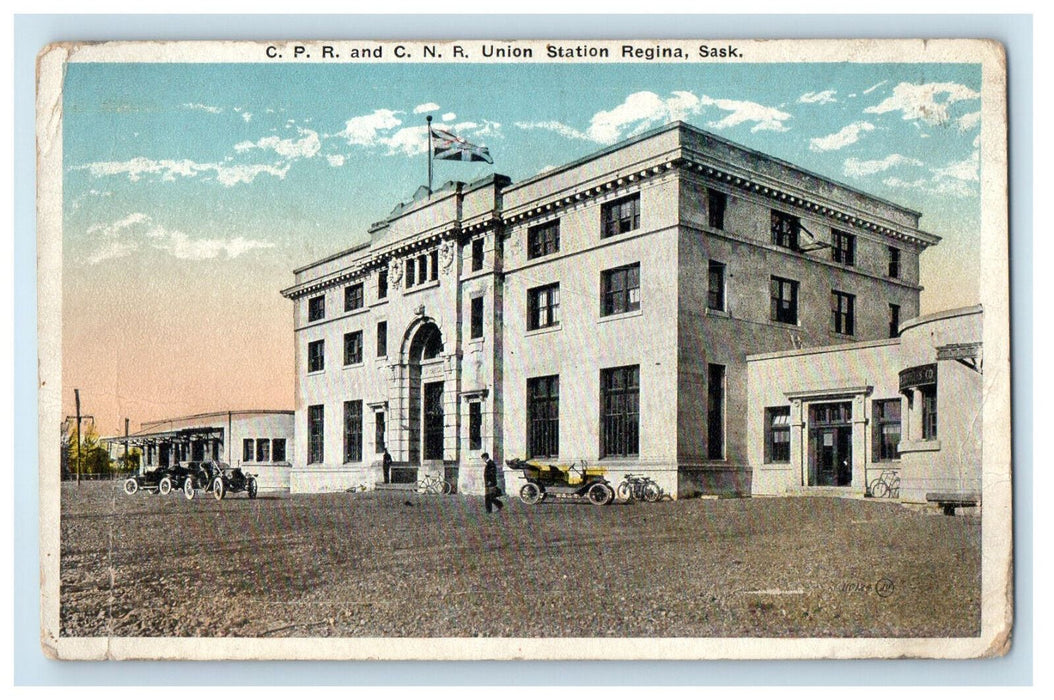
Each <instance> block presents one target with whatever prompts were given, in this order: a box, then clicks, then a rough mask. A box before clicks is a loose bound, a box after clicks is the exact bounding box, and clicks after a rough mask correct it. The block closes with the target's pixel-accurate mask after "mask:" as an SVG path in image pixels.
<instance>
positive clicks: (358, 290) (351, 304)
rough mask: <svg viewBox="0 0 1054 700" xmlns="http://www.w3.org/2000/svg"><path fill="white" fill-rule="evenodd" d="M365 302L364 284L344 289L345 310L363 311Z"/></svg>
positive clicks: (360, 283)
mask: <svg viewBox="0 0 1054 700" xmlns="http://www.w3.org/2000/svg"><path fill="white" fill-rule="evenodd" d="M362 302H363V294H362V282H359V283H358V284H352V285H349V286H347V287H345V288H344V310H345V311H354V310H355V309H361V308H362Z"/></svg>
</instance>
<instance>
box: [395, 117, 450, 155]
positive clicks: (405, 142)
mask: <svg viewBox="0 0 1054 700" xmlns="http://www.w3.org/2000/svg"><path fill="white" fill-rule="evenodd" d="M458 135H459V136H460V135H461V134H458ZM379 143H381V144H384V145H386V146H388V155H396V154H402V155H404V156H417V155H420V154H422V153H424V152H426V151H427V150H428V129H427V128H426V127H425V126H424V125H423V124H422V125H420V126H407V127H403V128H402V129H399V130H398V131H396V132H395V133H394V134H392V135H391V136H389V137H385V138H381V139H379Z"/></svg>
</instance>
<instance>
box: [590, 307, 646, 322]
mask: <svg viewBox="0 0 1054 700" xmlns="http://www.w3.org/2000/svg"><path fill="white" fill-rule="evenodd" d="M643 315H644V311H643V310H642V309H636V310H634V311H623V312H622V313H617V314H608V315H607V316H601V317H600V318H599V319H597V323H607V322H609V321H617V320H619V319H622V318H636V317H638V316H643Z"/></svg>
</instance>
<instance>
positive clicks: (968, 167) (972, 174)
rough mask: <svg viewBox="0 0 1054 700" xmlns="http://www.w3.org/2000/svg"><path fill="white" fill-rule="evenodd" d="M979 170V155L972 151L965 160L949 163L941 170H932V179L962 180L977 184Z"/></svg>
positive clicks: (977, 152)
mask: <svg viewBox="0 0 1054 700" xmlns="http://www.w3.org/2000/svg"><path fill="white" fill-rule="evenodd" d="M980 168H981V154H980V152H979V151H974V152H973V153H971V154H970V155H969V156H967V157H966V158H965V159H963V160H960V161H956V162H954V163H949V164H948V165H946V166H944V167H943V168H934V170H933V177H934V178H936V179H942V180H943V179H950V180H962V181H963V182H979V181H980V179H981V178H980Z"/></svg>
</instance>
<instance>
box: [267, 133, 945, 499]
mask: <svg viewBox="0 0 1054 700" xmlns="http://www.w3.org/2000/svg"><path fill="white" fill-rule="evenodd" d="M919 217H920V214H919V213H917V212H914V211H911V210H909V209H905V208H903V207H900V206H897V205H895V204H892V203H890V202H887V201H885V200H881V199H878V198H875V197H871V196H869V195H867V194H865V193H863V192H860V191H857V190H854V189H852V188H849V187H847V186H844V185H841V184H838V183H835V182H832V181H830V180H827V179H824V178H822V177H820V176H817V175H815V174H812V173H809V172H807V171H805V170H803V169H801V168H798V167H796V166H793V165H791V164H789V163H786V162H783V161H780V160H778V159H774V158H771V157H769V156H766V155H764V154H761V153H758V152H755V151H752V150H749V149H746V148H743V147H741V146H738V145H736V144H733V143H731V142H728V141H726V140H723V139H720V138H718V137H716V136H713V135H712V134H709V133H707V132H705V131H702V130H699V129H696V128H694V127H691V126H688V125H686V124H682V123H673V124H670V125H668V126H666V127H663V128H660V129H656V130H654V131H652V132H649V133H646V134H643V135H641V136H638V137H636V138H634V139H631V140H629V141H625V142H622V143H619V144H616V145H615V146H612V147H610V148H607V149H604V150H602V151H600V152H598V153H596V154H593V155H591V156H589V157H586V158H583V159H580V160H577V161H574V162H572V163H568V164H566V165H564V166H561V167H558V168H555V169H552V170H549V171H546V172H544V173H542V174H540V175H538V176H535V177H533V178H530V179H527V180H525V181H522V182H517V183H513V182H511V181H510V180H509V179H508V178H505V177H503V176H500V175H495V176H491V177H488V178H485V179H483V180H480V181H477V182H474V183H470V184H464V183H448V184H447V185H445V186H444V187H442V188H440V189H439V190H438V191H435V192H432V193H429V192H427V190H423V189H422V191H419V193H418V196H417V197H415V199H414V200H413V201H411V202H409V203H407V204H403V205H400V206H398V207H397V208H396V209H395V210H394V211H393V212H392V214H391V215H389V217H387V218H386V219H385V220H383V221H381V222H378V223H377V224H374V225H373V226H372V227H371V228H370V231H369V236H370V241H369V243H367V244H364V245H361V246H357V247H354V248H351V249H349V250H346V251H343V252H341V253H338V254H336V255H334V256H331V257H328V258H325V259H323V260H319V261H317V262H315V263H312V264H310V265H307V266H305V267H302V268H299V269H297V270H295V271H294V276H295V279H294V285H293V286H291V287H289V288H288V289H286V290H284V291H283V294H284V295H285V296H286V297H287V298H289V299H291V300H292V301H293V313H294V319H295V333H294V335H295V345H296V363H297V368H296V375H297V380H296V426H295V431H296V434H297V435H299V436H301V439H300V440H298V441H297V443H296V445H297V446H296V452H295V454H294V459H293V465H294V468H293V474H292V486H293V490H294V491H297V490H305V491H318V490H336V489H344V488H347V487H349V486H353V485H355V484H358V483H364V484H372V483H375V482H376V481H378V480H379V479H380V467H379V459H380V456H381V454H382V452H383V449H384V448H385V447H387V449H388V450H389V451H390V453H391V455H392V457H393V458H394V460H395V462H396V472H398V476H397V477H396V478H402V479H408V480H409V479H413V478H416V477H417V476H419V475H420V474H421V473H422V472H431V473H441V474H443V475H444V476H445V477H446V478H448V479H450V480H451V481H454V482H456V483H457V484H458V486H459V488H460V489H461V490H462V491H464V492H479V491H480V490H481V471H482V463H481V461H480V460H479V453H480V452H483V451H487V452H490V453H491V454H492V455H494V456H495V458H496V459H497V460H499V463H500V462H501V460H503V459H505V458H512V457H529V458H534V459H540V460H543V461H549V462H553V463H563V464H567V463H571V462H581V461H583V460H584V461H585V462H587V463H589V464H590V465H594V466H603V467H605V468H606V469H607V470H608V471H609V472H610V476H611V478H612V480H613V481H614V480H618V479H619V478H621V475H622V474H623V473H628V472H633V473H640V472H647V473H649V474H650V475H651V476H652V477H653V478H654V479H655V480H656V481H658V482H659V484H660V485H661V486H662V488H663V489H664V490H665V491H666V492H668V493H671V494H674V495H690V494H694V493H717V492H733V493H750V492H751V490H752V489H751V480H752V478H753V477H754V476H755V472H754V470H753V468H752V467H751V464H750V459H749V456H748V455H749V449H748V413H749V411H748V409H747V405H748V400H749V396H748V393H749V389H748V376H747V375H748V372H747V369H748V363H747V359H746V358H747V356H748V355H752V354H757V353H768V352H777V351H782V350H792V349H799V348H807V347H817V346H828V345H831V344H841V343H849V342H858V341H872V340H874V341H879V340H883V339H887V338H889V337H890V336H891V335H896V334H897V329H898V327H899V326H900V324H901V322H902V321H903V320H904V319H910V318H914V317H915V316H917V315H918V310H919V293H920V291H921V287H920V286H919V276H918V270H919V267H918V260H919V255H920V254H921V253H922V251H923V250H925V249H926V248H927V247H928V246H930V245H934V244H936V243H937V242H938V240H939V239H938V238H937V237H936V236H934V235H932V234H929V233H926V232H924V231H922V230H920V229H919ZM393 476H395V475H393ZM511 476H512V475H511V474H510V475H509V477H508V478H511ZM510 486H511V487H512V489H515V485H514V484H511V485H510Z"/></svg>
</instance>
